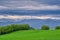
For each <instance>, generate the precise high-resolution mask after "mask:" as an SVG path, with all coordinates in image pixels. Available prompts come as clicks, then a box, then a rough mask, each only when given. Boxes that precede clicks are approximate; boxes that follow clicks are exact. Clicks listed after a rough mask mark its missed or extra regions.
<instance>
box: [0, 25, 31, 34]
mask: <svg viewBox="0 0 60 40" xmlns="http://www.w3.org/2000/svg"><path fill="white" fill-rule="evenodd" d="M29 29H30V26H29V25H28V24H11V25H7V26H4V27H0V34H7V33H10V32H14V31H18V30H29Z"/></svg>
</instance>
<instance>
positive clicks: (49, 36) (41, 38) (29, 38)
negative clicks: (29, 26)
mask: <svg viewBox="0 0 60 40" xmlns="http://www.w3.org/2000/svg"><path fill="white" fill-rule="evenodd" d="M0 40H60V31H59V30H25V31H16V32H13V33H9V34H5V35H0Z"/></svg>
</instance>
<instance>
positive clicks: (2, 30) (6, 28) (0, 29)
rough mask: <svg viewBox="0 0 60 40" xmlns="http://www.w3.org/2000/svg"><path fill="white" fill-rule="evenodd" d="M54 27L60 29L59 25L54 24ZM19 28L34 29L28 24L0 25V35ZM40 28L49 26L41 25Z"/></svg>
mask: <svg viewBox="0 0 60 40" xmlns="http://www.w3.org/2000/svg"><path fill="white" fill-rule="evenodd" d="M55 29H56V30H60V26H56V27H55ZM19 30H35V28H32V27H30V26H29V25H28V24H11V25H7V26H2V27H0V35H2V34H8V33H11V32H14V31H19ZM41 30H50V27H49V26H47V25H43V26H41Z"/></svg>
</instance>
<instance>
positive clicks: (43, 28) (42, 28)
mask: <svg viewBox="0 0 60 40" xmlns="http://www.w3.org/2000/svg"><path fill="white" fill-rule="evenodd" d="M49 29H50V28H49V26H47V25H43V26H42V27H41V30H49Z"/></svg>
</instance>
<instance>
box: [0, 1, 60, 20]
mask: <svg viewBox="0 0 60 40" xmlns="http://www.w3.org/2000/svg"><path fill="white" fill-rule="evenodd" d="M0 10H60V0H0ZM1 14H3V13H1ZM11 14H12V13H11ZM16 14H17V13H16ZM39 14H40V13H39ZM43 14H44V13H43ZM52 14H53V13H52ZM52 14H51V15H48V16H47V15H42V16H30V15H25V16H21V15H20V16H18V15H14V16H13V15H0V19H2V18H7V19H56V20H60V18H59V17H60V15H52ZM56 14H57V13H56ZM57 16H58V17H57Z"/></svg>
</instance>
